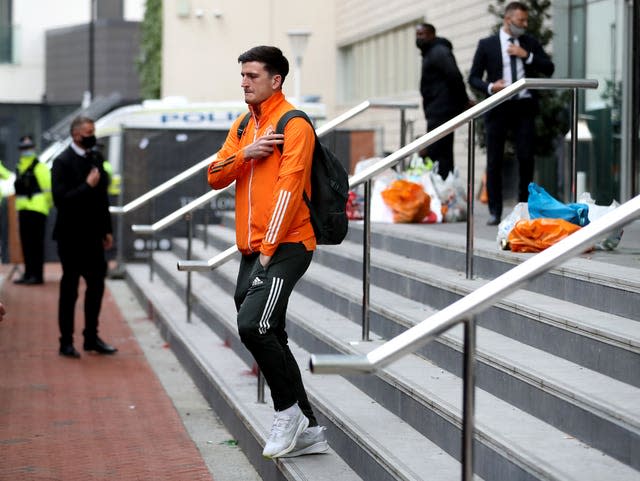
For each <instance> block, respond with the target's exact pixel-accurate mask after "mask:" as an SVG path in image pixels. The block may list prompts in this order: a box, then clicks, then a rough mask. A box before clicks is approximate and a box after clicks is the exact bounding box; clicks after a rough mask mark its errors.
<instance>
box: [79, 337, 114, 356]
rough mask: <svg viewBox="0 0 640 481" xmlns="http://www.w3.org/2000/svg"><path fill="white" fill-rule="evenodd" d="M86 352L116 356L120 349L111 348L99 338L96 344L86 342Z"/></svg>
mask: <svg viewBox="0 0 640 481" xmlns="http://www.w3.org/2000/svg"><path fill="white" fill-rule="evenodd" d="M84 350H85V351H95V352H97V353H98V354H115V353H116V352H118V349H116V348H115V347H113V346H110V345H109V344H107V343H106V342H104V341H103V340H102V339H100V338H97V339H96V340H95V341H94V342H85V343H84Z"/></svg>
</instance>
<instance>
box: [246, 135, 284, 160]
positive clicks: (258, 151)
mask: <svg viewBox="0 0 640 481" xmlns="http://www.w3.org/2000/svg"><path fill="white" fill-rule="evenodd" d="M282 143H284V135H283V134H269V135H263V136H262V137H259V138H258V139H256V140H255V142H253V143H252V144H249V145H247V146H246V147H245V148H244V158H245V159H247V160H250V159H264V158H266V157H269V156H270V155H271V154H273V149H274V148H275V146H276V145H278V144H282Z"/></svg>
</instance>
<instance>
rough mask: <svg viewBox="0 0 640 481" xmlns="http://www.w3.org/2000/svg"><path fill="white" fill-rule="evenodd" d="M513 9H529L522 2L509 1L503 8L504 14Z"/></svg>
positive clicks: (525, 10)
mask: <svg viewBox="0 0 640 481" xmlns="http://www.w3.org/2000/svg"><path fill="white" fill-rule="evenodd" d="M514 10H522V11H523V12H528V11H529V7H527V6H526V5H525V4H524V3H522V2H511V3H509V4H508V5H507V6H506V7H505V9H504V14H505V16H506V15H507V14H509V13H511V12H513V11H514Z"/></svg>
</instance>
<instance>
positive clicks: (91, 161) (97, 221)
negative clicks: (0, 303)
mask: <svg viewBox="0 0 640 481" xmlns="http://www.w3.org/2000/svg"><path fill="white" fill-rule="evenodd" d="M70 130H71V138H72V142H71V145H69V147H68V148H67V149H66V150H65V151H64V152H62V153H61V154H60V155H59V156H58V157H57V158H56V159H55V161H54V162H53V169H52V170H51V181H52V190H53V201H54V203H55V205H56V207H57V210H58V213H57V218H56V223H55V227H54V230H53V238H54V239H55V240H56V241H57V242H58V255H59V257H60V262H61V263H62V279H61V280H60V299H59V304H58V322H59V325H60V355H62V356H67V357H72V358H78V357H80V354H79V353H78V351H76V349H75V348H74V346H73V324H74V310H75V304H76V300H77V298H78V283H79V281H80V276H82V277H84V280H85V282H86V285H87V287H86V291H85V297H84V318H85V328H84V331H83V335H84V350H85V351H95V352H97V353H99V354H113V353H115V352H116V351H117V349H116V348H115V347H113V346H110V345H109V344H107V343H106V342H104V341H103V340H102V339H100V337H98V316H99V314H100V306H101V304H102V295H103V293H104V279H105V276H106V273H107V262H106V259H105V250H106V249H109V248H110V247H111V246H112V244H113V236H112V232H113V230H112V225H111V214H110V213H109V197H108V195H107V187H108V186H109V176H108V175H107V173H106V172H105V170H104V167H103V159H102V156H101V155H100V154H99V152H97V151H96V150H94V147H95V145H96V137H95V125H94V122H93V120H92V119H90V118H88V117H82V116H80V117H76V118H75V119H74V120H73V121H72V122H71V129H70Z"/></svg>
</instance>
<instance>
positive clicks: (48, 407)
mask: <svg viewBox="0 0 640 481" xmlns="http://www.w3.org/2000/svg"><path fill="white" fill-rule="evenodd" d="M9 269H10V266H6V265H5V266H2V267H1V268H0V272H1V273H2V275H3V277H5V280H4V283H3V285H2V289H1V290H0V300H1V301H2V302H3V303H4V304H5V306H6V309H7V315H6V316H5V319H4V321H3V322H1V323H0V365H1V369H0V450H1V452H0V480H2V481H17V480H20V481H31V480H34V481H39V480H60V481H74V480H82V481H91V480H119V481H127V480H144V481H146V480H153V481H156V480H171V481H183V480H189V481H192V480H194V481H197V480H207V481H210V480H212V476H211V474H210V473H209V470H208V469H207V466H206V464H205V462H204V461H203V459H202V457H201V455H200V453H199V451H198V449H197V447H196V446H195V445H194V443H193V441H192V439H191V438H190V437H189V434H188V433H187V431H186V429H185V427H184V425H183V423H182V421H181V419H180V416H179V415H178V413H177V412H176V410H175V408H174V406H173V404H172V402H171V399H170V398H169V397H168V395H167V394H166V392H165V390H164V389H163V387H162V385H161V384H160V382H159V381H158V379H157V377H156V376H155V374H154V373H153V371H152V369H151V367H150V365H149V364H148V362H147V360H146V358H145V356H144V354H143V352H142V350H141V348H140V346H139V345H138V343H137V342H136V339H135V337H134V336H133V334H132V331H131V330H130V328H129V326H128V325H127V324H126V322H125V320H124V318H123V315H122V313H121V312H120V311H119V310H118V308H117V306H116V303H115V302H114V299H113V297H112V293H111V291H110V290H108V289H107V291H106V293H105V298H104V302H103V309H102V314H101V320H102V321H101V326H100V335H101V337H103V338H104V339H105V340H106V341H107V342H109V343H112V344H114V345H115V346H117V347H118V349H119V352H118V353H117V354H115V355H114V356H100V355H97V354H87V353H84V352H83V351H81V349H82V336H81V332H82V328H83V324H84V318H83V315H82V312H81V308H82V298H83V292H82V288H81V291H80V297H79V302H78V306H77V311H76V336H75V345H76V348H77V349H78V350H80V352H81V353H82V358H81V359H79V360H78V359H67V358H63V357H61V356H59V355H58V327H57V303H58V286H59V283H58V280H59V279H60V267H59V265H58V264H47V266H46V268H45V274H46V282H45V284H44V285H41V286H21V285H18V286H17V285H14V284H13V283H12V282H11V280H10V279H8V278H6V277H7V276H8V274H9Z"/></svg>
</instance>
